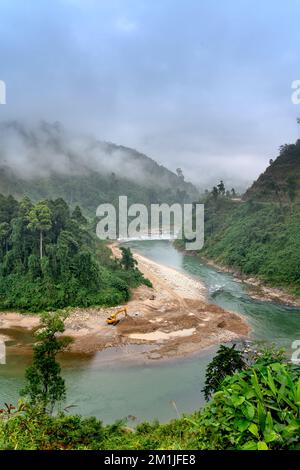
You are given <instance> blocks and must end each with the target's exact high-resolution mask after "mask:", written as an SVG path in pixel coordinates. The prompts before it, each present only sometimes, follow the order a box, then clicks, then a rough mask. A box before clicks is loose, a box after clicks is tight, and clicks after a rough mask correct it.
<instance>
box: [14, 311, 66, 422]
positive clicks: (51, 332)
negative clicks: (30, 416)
mask: <svg viewBox="0 0 300 470" xmlns="http://www.w3.org/2000/svg"><path fill="white" fill-rule="evenodd" d="M64 330H65V327H64V317H63V316H62V315H61V314H53V313H52V314H50V313H48V314H46V315H45V316H44V317H43V319H42V321H41V326H40V328H39V330H38V332H37V333H36V338H37V343H36V344H35V345H34V347H33V362H32V365H31V366H30V367H28V369H27V370H26V373H25V379H26V382H27V383H26V386H25V388H24V389H23V390H22V391H21V395H23V396H28V397H29V398H30V404H31V405H32V406H38V407H40V408H41V409H42V411H43V412H49V413H52V412H53V409H54V406H55V404H56V403H57V402H59V401H62V400H64V399H65V396H66V387H65V381H64V379H63V378H62V377H61V368H60V365H59V363H58V362H57V361H56V356H57V354H58V353H59V352H61V351H63V350H64V349H65V348H66V346H67V345H68V344H69V342H70V341H69V340H68V339H67V338H58V337H57V334H58V333H60V334H61V333H63V332H64Z"/></svg>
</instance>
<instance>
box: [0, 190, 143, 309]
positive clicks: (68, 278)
mask: <svg viewBox="0 0 300 470" xmlns="http://www.w3.org/2000/svg"><path fill="white" fill-rule="evenodd" d="M128 257H129V260H130V253H127V252H124V254H123V259H121V260H120V261H119V260H116V259H114V258H113V257H112V256H111V251H110V249H109V248H108V247H107V246H106V245H105V243H104V242H100V241H99V240H98V239H97V238H96V236H95V235H94V234H93V231H92V230H90V229H89V225H88V221H87V220H86V219H85V217H84V216H83V215H82V213H81V210H80V208H79V207H78V206H77V207H76V208H75V209H74V210H73V211H70V209H69V207H68V205H67V204H66V203H65V201H64V200H63V199H61V198H59V199H56V200H54V201H51V200H44V201H40V202H38V203H36V204H33V203H32V202H31V200H30V199H29V198H28V197H24V198H23V199H22V200H21V201H20V202H18V201H16V200H15V199H14V198H13V197H12V196H8V197H5V196H3V195H0V308H1V309H11V308H13V309H20V310H26V311H27V310H29V311H41V310H48V309H56V308H63V307H67V306H82V307H87V306H92V305H117V304H119V303H122V302H125V301H127V300H128V299H129V296H130V287H134V286H137V285H139V284H140V283H146V282H147V281H146V280H145V279H144V277H143V276H142V274H141V273H140V271H139V270H138V269H137V268H136V267H135V265H134V263H132V264H130V263H129V264H128V263H127V261H128Z"/></svg>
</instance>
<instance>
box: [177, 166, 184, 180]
mask: <svg viewBox="0 0 300 470" xmlns="http://www.w3.org/2000/svg"><path fill="white" fill-rule="evenodd" d="M176 173H177V176H178V179H179V180H180V182H181V183H183V182H184V175H183V171H182V169H181V168H176Z"/></svg>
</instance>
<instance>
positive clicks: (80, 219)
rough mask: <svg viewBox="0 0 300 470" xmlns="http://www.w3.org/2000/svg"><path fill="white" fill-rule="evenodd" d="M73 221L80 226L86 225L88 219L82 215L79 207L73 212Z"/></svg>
mask: <svg viewBox="0 0 300 470" xmlns="http://www.w3.org/2000/svg"><path fill="white" fill-rule="evenodd" d="M72 219H73V220H76V222H77V223H78V224H79V225H86V224H87V220H86V218H85V217H84V216H83V215H82V212H81V209H80V207H79V206H76V207H75V209H74V210H73V212H72Z"/></svg>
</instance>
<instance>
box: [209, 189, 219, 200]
mask: <svg viewBox="0 0 300 470" xmlns="http://www.w3.org/2000/svg"><path fill="white" fill-rule="evenodd" d="M211 194H212V197H213V198H214V199H218V196H219V191H218V188H217V187H216V186H214V187H213V189H212V192H211Z"/></svg>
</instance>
